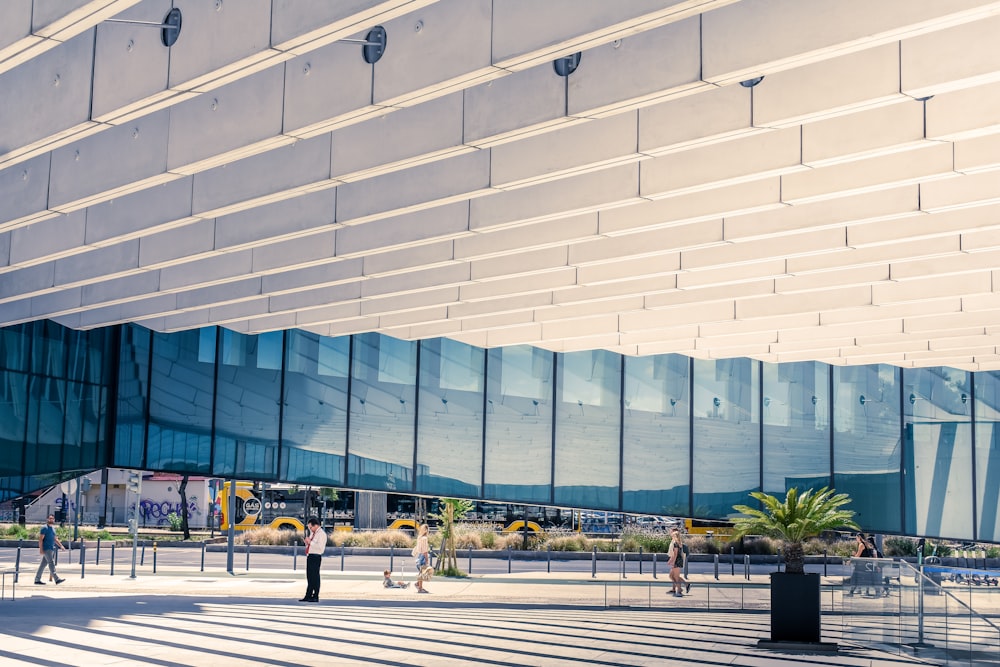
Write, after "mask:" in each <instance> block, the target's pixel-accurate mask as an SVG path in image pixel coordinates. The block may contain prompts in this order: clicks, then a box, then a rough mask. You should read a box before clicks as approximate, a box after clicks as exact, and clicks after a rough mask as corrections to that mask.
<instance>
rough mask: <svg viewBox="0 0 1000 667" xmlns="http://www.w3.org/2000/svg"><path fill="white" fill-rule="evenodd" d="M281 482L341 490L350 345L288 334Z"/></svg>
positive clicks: (344, 341) (344, 340) (346, 339)
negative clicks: (327, 486) (323, 486)
mask: <svg viewBox="0 0 1000 667" xmlns="http://www.w3.org/2000/svg"><path fill="white" fill-rule="evenodd" d="M286 340H287V362H286V363H287V370H286V372H285V405H284V416H283V419H284V421H283V423H282V429H281V478H282V479H283V480H285V481H288V482H302V483H306V484H317V485H330V486H344V484H345V473H344V460H345V459H344V454H345V449H346V447H347V375H348V369H349V368H350V366H349V364H348V359H349V358H350V350H351V339H350V338H349V337H347V336H343V337H340V338H328V337H326V336H319V335H317V334H312V333H307V332H305V331H289V332H288V336H287V338H286Z"/></svg>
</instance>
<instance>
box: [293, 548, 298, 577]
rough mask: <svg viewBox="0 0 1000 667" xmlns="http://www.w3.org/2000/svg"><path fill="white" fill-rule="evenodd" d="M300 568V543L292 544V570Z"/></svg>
mask: <svg viewBox="0 0 1000 667" xmlns="http://www.w3.org/2000/svg"><path fill="white" fill-rule="evenodd" d="M297 569H299V545H297V544H293V545H292V571H293V572H294V571H295V570H297Z"/></svg>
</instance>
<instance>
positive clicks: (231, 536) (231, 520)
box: [226, 478, 236, 574]
mask: <svg viewBox="0 0 1000 667" xmlns="http://www.w3.org/2000/svg"><path fill="white" fill-rule="evenodd" d="M226 507H227V508H229V509H228V514H227V516H226V526H227V528H228V529H227V531H226V572H228V573H229V574H235V571H234V565H233V558H234V556H233V554H234V553H235V551H236V478H233V479H231V480H229V500H228V501H226Z"/></svg>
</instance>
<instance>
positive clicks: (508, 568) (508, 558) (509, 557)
mask: <svg viewBox="0 0 1000 667" xmlns="http://www.w3.org/2000/svg"><path fill="white" fill-rule="evenodd" d="M511 554H512V552H511V550H510V547H507V574H510V563H511V557H512V556H511Z"/></svg>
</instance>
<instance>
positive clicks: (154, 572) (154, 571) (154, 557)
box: [153, 540, 156, 574]
mask: <svg viewBox="0 0 1000 667" xmlns="http://www.w3.org/2000/svg"><path fill="white" fill-rule="evenodd" d="M153 574H156V540H153Z"/></svg>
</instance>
